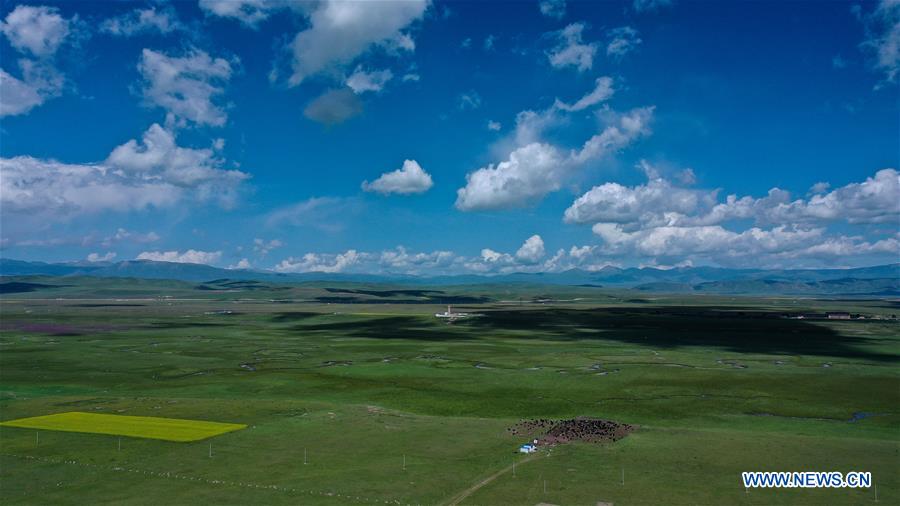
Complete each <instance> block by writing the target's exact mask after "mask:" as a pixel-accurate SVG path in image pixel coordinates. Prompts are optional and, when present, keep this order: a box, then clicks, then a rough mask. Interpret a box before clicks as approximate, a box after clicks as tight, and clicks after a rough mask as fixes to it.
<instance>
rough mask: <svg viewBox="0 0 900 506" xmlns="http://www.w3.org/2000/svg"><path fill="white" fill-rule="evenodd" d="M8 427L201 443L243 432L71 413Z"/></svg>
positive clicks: (215, 425) (227, 426) (214, 425)
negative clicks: (204, 440)
mask: <svg viewBox="0 0 900 506" xmlns="http://www.w3.org/2000/svg"><path fill="white" fill-rule="evenodd" d="M0 425H5V426H8V427H21V428H24V429H42V430H59V431H65V432H88V433H92V434H110V435H113V436H128V437H140V438H148V439H163V440H166V441H178V442H187V441H199V440H201V439H206V438H210V437H213V436H218V435H220V434H225V433H226V432H232V431H236V430H240V429H244V428H246V427H247V426H246V425H243V424H238V423H219V422H207V421H204V420H180V419H177V418H158V417H152V416H125V415H105V414H100V413H81V412H78V411H72V412H68V413H57V414H54V415H45V416H35V417H31V418H20V419H18V420H10V421H7V422H0Z"/></svg>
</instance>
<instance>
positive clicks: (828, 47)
mask: <svg viewBox="0 0 900 506" xmlns="http://www.w3.org/2000/svg"><path fill="white" fill-rule="evenodd" d="M0 5H2V7H0V18H2V19H3V24H2V27H0V28H2V35H3V36H2V42H0V54H2V58H0V68H2V74H0V77H2V79H0V136H2V137H0V156H2V161H0V163H2V165H0V184H2V187H0V225H2V231H0V236H2V239H0V240H2V243H0V246H2V252H0V254H2V256H3V257H6V258H18V259H29V260H43V261H75V260H79V261H111V260H115V261H118V260H128V259H135V258H142V259H153V260H165V261H181V262H197V263H209V264H211V265H217V266H222V267H237V268H256V269H276V270H280V271H285V272H303V271H328V272H337V271H344V272H403V273H413V274H438V273H464V272H473V273H496V272H512V271H529V272H535V271H560V270H565V269H570V268H582V269H599V268H602V267H603V266H606V265H616V266H659V267H671V266H677V265H720V266H729V267H737V266H740V267H772V268H774V267H818V266H835V267H844V266H859V265H870V264H876V263H886V262H895V261H898V254H900V235H898V222H900V208H898V206H900V175H898V173H897V171H896V168H897V165H898V163H897V162H898V152H900V146H898V142H900V141H898V137H900V127H898V94H897V89H898V88H897V80H898V79H900V75H898V69H900V2H897V1H896V0H883V1H881V2H862V3H850V2H847V3H845V2H771V3H762V2H682V1H664V0H635V1H629V2H606V3H600V2H565V1H549V0H546V1H541V2H538V1H535V2H526V1H517V2H438V1H431V2H427V1H416V0H409V1H403V2H381V1H370V2H346V1H323V2H291V1H287V0H285V1H268V2H260V1H257V0H225V1H219V0H200V1H199V2H194V1H190V2H189V1H184V2H173V3H166V2H63V3H59V4H56V3H34V4H31V3H22V2H2V3H0Z"/></svg>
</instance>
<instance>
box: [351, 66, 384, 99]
mask: <svg viewBox="0 0 900 506" xmlns="http://www.w3.org/2000/svg"><path fill="white" fill-rule="evenodd" d="M393 77H394V73H393V72H391V71H390V70H389V69H384V70H372V71H368V72H367V71H365V70H363V68H362V67H356V70H355V71H354V72H353V74H351V75H350V77H348V78H347V80H346V81H345V82H344V84H346V85H347V86H349V87H350V89H351V90H353V92H354V93H356V94H357V95H359V94H361V93H365V92H367V91H381V90H382V89H384V85H385V84H387V82H388V81H390V80H391V78H393Z"/></svg>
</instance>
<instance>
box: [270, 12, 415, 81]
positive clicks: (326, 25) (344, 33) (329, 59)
mask: <svg viewBox="0 0 900 506" xmlns="http://www.w3.org/2000/svg"><path fill="white" fill-rule="evenodd" d="M427 7H428V2H427V1H426V0H409V1H402V2H345V1H340V0H326V1H324V2H321V3H319V4H317V7H316V8H315V10H313V11H312V12H311V13H310V15H309V28H307V29H306V30H303V31H302V32H300V33H298V34H297V36H296V37H295V38H294V40H293V41H292V42H291V43H290V50H291V53H292V55H293V60H292V63H291V67H292V72H291V76H290V78H289V79H288V84H290V85H291V86H296V85H298V84H300V83H301V82H303V81H304V80H305V79H306V78H307V77H309V76H312V75H314V74H318V73H320V72H322V71H325V70H329V69H331V68H333V67H340V66H342V65H346V64H349V63H351V62H353V60H355V59H356V58H357V57H359V56H360V55H362V54H363V53H364V52H366V51H367V50H369V48H370V47H372V46H376V45H380V46H382V47H387V48H392V49H395V50H397V49H399V50H407V51H409V50H412V49H414V48H415V43H414V42H413V40H412V38H411V37H410V36H409V35H408V34H406V33H404V32H403V31H402V30H403V29H405V28H407V27H408V26H409V25H410V24H411V23H413V22H414V21H416V20H419V19H422V17H423V15H424V14H425V9H426V8H427Z"/></svg>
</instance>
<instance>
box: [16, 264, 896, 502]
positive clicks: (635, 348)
mask: <svg viewBox="0 0 900 506" xmlns="http://www.w3.org/2000/svg"><path fill="white" fill-rule="evenodd" d="M22 281H27V282H29V283H35V284H42V285H50V286H51V287H50V288H46V287H41V288H35V289H33V290H31V291H26V292H19V293H12V294H10V293H7V294H6V295H4V296H3V298H2V301H0V317H2V318H0V420H12V419H16V418H22V417H32V416H41V415H48V414H54V413H62V412H70V411H81V412H91V413H104V414H120V415H132V416H152V417H169V418H180V419H200V420H222V421H230V422H234V423H241V424H246V425H247V426H248V428H247V429H246V430H240V431H236V432H231V433H227V434H223V435H221V436H218V437H216V438H214V439H211V440H208V441H204V442H187V443H174V442H167V441H158V440H149V439H139V438H134V439H131V438H127V439H125V440H123V443H122V446H121V449H119V447H118V442H117V438H116V437H111V436H105V435H98V434H82V433H68V432H56V431H41V432H40V434H39V439H38V440H37V442H36V437H35V431H34V430H31V429H22V428H15V427H5V426H0V498H2V502H3V503H5V504H48V503H52V504H82V503H85V502H88V501H90V502H93V503H129V504H160V503H169V504H188V503H196V502H198V501H208V502H214V503H221V504H248V503H262V504H300V503H303V504H309V503H320V504H352V503H358V504H365V503H373V504H374V503H378V504H385V502H387V503H389V504H398V503H399V504H440V503H448V502H451V501H452V500H460V502H461V504H537V503H540V502H545V503H555V504H591V505H593V504H595V503H596V502H598V501H609V502H613V503H615V504H617V505H623V504H624V505H627V504H660V503H666V504H826V503H827V504H869V503H871V502H873V501H874V499H875V497H874V495H875V490H873V489H827V490H810V489H805V490H750V491H745V490H744V488H743V487H742V486H741V483H740V473H741V471H749V470H760V471H784V470H791V471H793V470H797V471H802V470H817V471H832V470H836V471H843V472H847V471H851V470H854V471H871V472H872V473H873V477H874V481H875V484H876V485H877V494H878V500H879V502H880V503H884V504H897V503H898V502H900V408H898V406H900V370H898V363H900V362H898V359H900V332H898V330H900V326H898V324H897V323H896V322H895V321H885V320H862V321H819V320H795V319H787V318H783V316H784V315H785V314H799V313H801V312H808V311H825V310H846V311H851V312H859V313H863V314H867V315H890V314H892V313H898V312H900V307H898V304H897V302H894V301H883V300H806V299H793V298H777V299H764V298H741V297H714V296H708V297H700V296H692V297H676V296H672V297H668V296H650V295H647V294H636V293H632V292H625V291H607V290H602V289H597V288H577V287H556V288H552V287H533V286H478V287H453V288H435V289H434V290H435V291H433V292H430V293H419V292H418V291H417V290H413V289H407V288H394V289H393V290H390V291H386V290H387V289H386V288H385V287H377V286H361V285H346V284H344V285H342V284H328V285H321V284H319V285H316V284H308V285H295V286H277V285H254V286H253V287H248V286H247V285H246V284H244V285H231V286H224V283H225V282H218V283H207V284H194V285H192V284H188V283H176V282H159V281H156V282H153V281H141V282H135V283H131V282H129V281H127V280H90V279H83V280H79V279H74V278H55V279H54V278H37V279H34V278H29V279H27V280H22ZM536 301H541V302H536ZM446 303H453V304H454V308H455V309H459V310H460V311H469V312H476V313H481V314H482V315H483V316H479V317H476V318H471V319H467V320H461V321H458V322H455V323H453V324H452V325H448V324H446V323H444V322H440V321H437V320H436V319H435V318H434V317H433V316H432V314H433V313H435V312H437V311H443V310H444V309H445V306H444V304H446ZM573 416H593V417H600V418H607V419H612V420H617V421H620V422H625V423H629V424H634V425H638V426H639V429H638V430H637V431H636V432H634V433H632V434H631V435H629V436H628V437H626V438H625V439H623V440H621V441H619V442H617V443H614V444H606V445H596V444H586V443H576V444H570V445H565V446H559V447H555V448H553V449H551V450H549V451H544V452H541V453H539V454H538V456H537V457H534V458H532V459H530V460H527V461H523V460H522V459H525V458H527V457H524V456H522V455H519V454H516V453H515V449H516V447H517V446H518V445H519V444H520V443H521V442H522V441H520V440H519V438H516V437H514V436H511V435H509V434H508V433H507V431H506V428H507V427H509V426H510V425H512V424H514V423H515V422H517V421H519V420H520V419H523V418H532V417H543V418H563V417H573ZM210 443H211V444H212V446H211V449H210V446H209V445H210ZM210 450H211V453H210ZM513 462H518V465H517V466H516V468H515V474H513V471H512V469H511V465H512V464H513ZM623 471H624V484H623V480H622V474H623ZM487 478H492V479H490V480H488V481H487V482H486V483H483V482H484V481H485V480H486V479H487Z"/></svg>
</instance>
